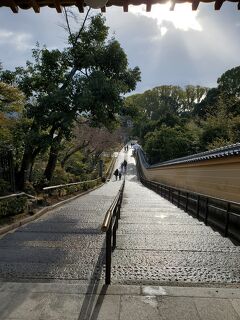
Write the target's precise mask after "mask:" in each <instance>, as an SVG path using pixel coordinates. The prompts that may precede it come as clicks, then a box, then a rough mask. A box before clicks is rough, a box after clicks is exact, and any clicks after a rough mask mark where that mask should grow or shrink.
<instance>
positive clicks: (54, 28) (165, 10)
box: [0, 2, 240, 93]
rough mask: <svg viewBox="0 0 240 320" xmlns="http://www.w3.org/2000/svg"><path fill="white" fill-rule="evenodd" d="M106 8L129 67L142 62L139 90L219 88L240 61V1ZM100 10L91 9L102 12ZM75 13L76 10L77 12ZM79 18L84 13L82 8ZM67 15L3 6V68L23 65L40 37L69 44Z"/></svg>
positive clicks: (0, 17)
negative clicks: (14, 10) (239, 7)
mask: <svg viewBox="0 0 240 320" xmlns="http://www.w3.org/2000/svg"><path fill="white" fill-rule="evenodd" d="M169 6H170V4H169V3H167V4H164V5H154V6H152V9H151V12H150V13H148V12H146V10H145V7H144V6H129V12H128V13H126V12H123V9H122V8H117V7H111V8H107V12H106V13H105V14H104V15H105V17H106V24H107V25H108V26H109V27H110V34H111V35H114V36H115V38H116V39H117V40H118V41H119V42H120V44H121V46H122V48H123V49H124V51H125V52H126V54H127V56H128V61H129V66H130V67H131V68H133V67H135V66H139V68H140V70H141V78H142V81H141V82H140V83H138V85H137V88H136V91H135V93H141V92H144V91H145V90H148V89H151V88H154V87H156V86H160V85H169V84H172V85H179V86H182V87H184V86H186V85H189V84H192V85H200V86H206V87H215V86H216V85H217V79H218V78H219V77H220V76H221V75H222V74H223V73H224V72H225V71H227V70H229V69H231V68H234V67H236V66H239V65H240V11H239V10H237V3H231V2H229V3H228V2H225V3H224V4H223V6H222V8H221V10H220V11H215V10H214V4H213V3H210V4H205V3H200V5H199V7H198V10H197V11H192V10H191V6H190V4H181V5H176V6H175V10H174V11H169ZM99 11H100V10H93V12H94V13H98V12H99ZM76 12H77V11H76ZM78 15H79V17H80V20H81V19H83V18H84V14H82V13H81V14H80V13H78ZM63 23H64V19H63V16H62V15H61V14H59V13H57V12H56V11H55V9H50V8H41V13H40V14H36V13H34V11H33V10H32V9H30V10H27V11H26V10H21V9H20V10H19V13H18V14H14V13H12V12H11V10H10V9H8V8H0V62H1V63H2V65H3V67H4V69H10V70H13V69H14V68H15V67H16V66H24V65H25V62H26V60H27V59H31V49H32V48H34V46H35V44H36V42H39V43H40V45H46V46H47V47H48V48H49V49H55V48H59V49H62V48H64V46H65V45H66V38H67V35H66V32H65V31H64V29H63V28H62V25H63Z"/></svg>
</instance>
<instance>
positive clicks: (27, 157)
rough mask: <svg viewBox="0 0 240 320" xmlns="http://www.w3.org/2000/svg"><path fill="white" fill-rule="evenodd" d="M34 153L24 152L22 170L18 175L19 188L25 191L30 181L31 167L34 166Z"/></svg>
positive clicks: (29, 150)
mask: <svg viewBox="0 0 240 320" xmlns="http://www.w3.org/2000/svg"><path fill="white" fill-rule="evenodd" d="M33 161H34V159H33V152H32V149H27V150H25V152H24V155H23V159H22V164H21V169H20V171H19V172H18V174H17V187H18V189H19V190H23V189H24V187H25V185H26V182H27V181H28V180H29V175H30V170H31V166H32V165H33Z"/></svg>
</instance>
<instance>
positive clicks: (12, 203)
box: [0, 196, 27, 217]
mask: <svg viewBox="0 0 240 320" xmlns="http://www.w3.org/2000/svg"><path fill="white" fill-rule="evenodd" d="M26 208H27V197H25V196H21V197H17V198H9V199H3V200H1V201H0V217H4V216H14V215H16V214H19V213H22V212H24V211H25V210H26Z"/></svg>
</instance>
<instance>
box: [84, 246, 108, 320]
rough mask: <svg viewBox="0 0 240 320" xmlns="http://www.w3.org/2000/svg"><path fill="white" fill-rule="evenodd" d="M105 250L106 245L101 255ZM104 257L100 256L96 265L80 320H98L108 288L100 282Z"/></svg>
mask: <svg viewBox="0 0 240 320" xmlns="http://www.w3.org/2000/svg"><path fill="white" fill-rule="evenodd" d="M104 248H105V245H103V248H102V250H101V253H102V252H103V250H104ZM103 256H104V255H102V254H100V255H99V257H98V260H97V262H96V264H95V268H94V270H93V272H92V276H91V279H90V283H89V285H88V288H87V292H86V294H85V297H84V300H83V303H82V307H81V310H80V313H79V317H78V320H97V318H98V315H99V312H100V310H101V307H102V304H103V301H104V298H105V294H106V292H107V288H108V286H107V285H102V284H101V283H100V281H99V280H100V278H101V273H102V269H103ZM100 287H102V288H101V291H99V288H100Z"/></svg>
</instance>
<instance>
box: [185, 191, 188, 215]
mask: <svg viewBox="0 0 240 320" xmlns="http://www.w3.org/2000/svg"><path fill="white" fill-rule="evenodd" d="M185 211H186V212H187V211H188V192H187V196H186V206H185Z"/></svg>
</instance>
